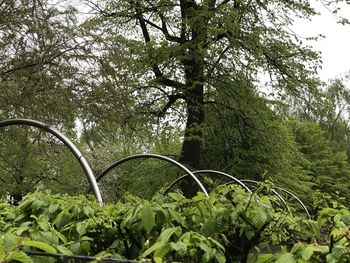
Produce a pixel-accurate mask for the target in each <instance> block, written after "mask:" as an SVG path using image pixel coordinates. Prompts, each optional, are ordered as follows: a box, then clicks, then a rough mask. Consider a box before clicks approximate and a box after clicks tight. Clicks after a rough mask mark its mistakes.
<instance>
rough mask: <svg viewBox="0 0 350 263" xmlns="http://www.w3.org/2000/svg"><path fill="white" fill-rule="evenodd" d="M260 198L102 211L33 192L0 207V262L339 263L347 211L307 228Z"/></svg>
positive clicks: (86, 202) (238, 193)
mask: <svg viewBox="0 0 350 263" xmlns="http://www.w3.org/2000/svg"><path fill="white" fill-rule="evenodd" d="M260 192H261V190H259V191H257V192H255V193H247V192H245V191H244V190H242V189H241V188H240V187H237V186H220V187H218V188H216V189H215V190H214V191H213V192H212V194H211V196H210V198H207V197H205V196H204V195H203V194H202V193H198V195H197V196H195V197H194V198H192V199H187V198H185V197H183V196H182V195H181V194H179V193H176V192H173V193H170V194H169V195H168V196H166V197H163V196H156V197H155V198H154V199H153V200H151V201H146V200H143V199H139V198H137V197H133V196H131V195H128V196H125V197H124V200H123V202H118V203H116V204H110V205H104V206H100V205H99V204H98V203H97V202H96V201H94V200H93V199H90V198H87V197H84V196H76V197H73V196H68V195H52V194H50V193H48V192H46V193H42V192H36V193H33V194H29V195H27V196H26V197H25V198H24V199H23V200H22V201H21V203H20V204H19V205H18V206H11V205H9V204H7V203H6V202H5V201H2V202H0V205H1V210H0V229H1V231H0V259H1V260H3V261H5V262H7V261H10V260H17V261H20V262H33V261H34V262H48V261H47V260H48V259H47V258H45V259H44V261H40V260H39V258H38V257H35V256H28V255H27V254H26V252H27V251H42V252H47V253H53V254H55V253H61V254H67V255H89V256H98V257H99V258H119V259H122V258H124V259H138V260H140V259H144V260H153V261H155V262H168V261H181V262H193V261H196V262H199V261H200V262H220V263H221V262H242V261H243V262H245V261H248V262H287V261H288V260H289V261H290V262H309V261H311V262H314V260H317V259H320V260H321V259H323V258H324V259H325V258H327V260H329V262H339V260H341V259H342V258H343V259H344V258H346V257H347V251H348V249H349V246H350V243H349V239H348V227H349V225H350V212H349V210H348V209H346V208H345V207H343V206H339V205H336V204H334V205H333V207H325V208H323V209H322V210H321V211H320V212H319V214H318V218H317V220H315V221H313V220H309V219H303V218H302V217H293V216H292V215H291V214H289V213H288V212H286V211H284V210H282V209H281V206H278V205H276V204H277V200H276V197H275V196H266V195H261V194H260ZM45 260H46V261H45ZM293 260H294V261H293ZM315 262H317V261H315Z"/></svg>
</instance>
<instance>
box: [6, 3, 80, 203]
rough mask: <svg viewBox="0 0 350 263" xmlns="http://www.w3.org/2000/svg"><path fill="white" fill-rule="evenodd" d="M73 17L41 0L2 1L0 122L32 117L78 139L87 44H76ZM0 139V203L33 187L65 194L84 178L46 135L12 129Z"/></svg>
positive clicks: (72, 11)
mask: <svg viewBox="0 0 350 263" xmlns="http://www.w3.org/2000/svg"><path fill="white" fill-rule="evenodd" d="M75 12H76V10H75V9H74V8H72V7H71V6H68V7H67V8H62V7H60V6H59V5H54V4H53V3H50V2H49V1H46V0H29V1H24V0H23V1H22V0H5V1H0V35H1V39H0V59H1V62H0V94H1V95H0V119H9V118H32V119H36V120H40V121H43V122H45V123H47V124H51V125H53V126H55V127H57V128H58V129H59V130H61V131H62V132H63V133H65V134H66V135H67V136H68V137H70V138H72V139H74V138H76V136H75V134H74V129H75V121H76V118H77V114H78V111H77V107H76V104H77V103H76V102H77V99H78V94H79V93H78V91H79V89H80V85H79V82H78V77H79V76H80V74H81V70H80V68H79V67H78V66H79V64H78V63H79V62H80V61H79V56H80V55H81V54H82V52H83V51H84V50H85V49H84V47H85V46H84V45H85V43H84V41H83V40H82V39H78V38H76V33H77V29H78V24H77V20H76V17H75ZM0 138H1V140H0V145H1V149H2V150H1V154H0V156H1V158H0V166H1V171H0V177H1V180H0V192H1V194H2V196H8V195H9V196H12V197H13V198H15V199H20V198H21V196H23V195H24V194H26V193H27V192H28V191H33V190H34V189H35V187H37V186H38V185H44V186H46V187H52V188H55V190H58V191H60V190H62V191H65V190H64V189H62V184H65V183H69V182H71V185H72V186H73V185H74V184H73V182H80V178H83V179H84V175H83V172H82V171H81V168H80V167H79V164H78V163H77V162H76V160H75V159H74V157H73V156H72V155H71V154H70V153H69V152H68V151H67V149H66V147H64V146H63V145H62V144H60V143H58V142H57V141H55V140H52V137H51V136H49V135H48V134H47V133H43V132H42V131H38V130H37V129H31V128H28V127H11V128H2V129H1V130H0ZM72 163H73V164H72ZM74 173H75V175H76V176H77V177H78V178H77V180H75V179H76V178H74ZM63 178H64V179H63ZM79 184H80V183H79ZM79 184H78V183H77V184H76V186H78V187H77V188H79ZM68 188H69V187H66V190H67V191H69V192H71V193H73V192H75V190H76V189H77V188H74V187H73V188H71V189H70V190H71V191H70V190H69V189H68ZM72 189H73V190H72ZM74 189H75V190H74Z"/></svg>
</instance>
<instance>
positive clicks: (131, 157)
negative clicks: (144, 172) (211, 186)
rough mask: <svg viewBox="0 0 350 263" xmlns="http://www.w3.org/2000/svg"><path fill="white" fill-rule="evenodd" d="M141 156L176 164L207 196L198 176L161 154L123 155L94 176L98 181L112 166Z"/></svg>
mask: <svg viewBox="0 0 350 263" xmlns="http://www.w3.org/2000/svg"><path fill="white" fill-rule="evenodd" d="M141 158H153V159H159V160H163V161H166V162H169V163H172V164H174V165H175V166H177V167H178V168H180V169H182V170H183V171H184V172H185V173H186V174H188V175H189V176H191V178H192V179H193V180H194V181H195V182H196V183H197V184H198V186H199V188H200V189H201V190H202V191H203V193H204V194H205V195H206V196H207V197H209V195H208V192H207V190H206V189H205V188H204V186H203V185H202V183H201V182H200V181H199V180H198V178H197V177H196V176H195V175H194V174H193V173H192V172H191V171H190V170H189V169H187V168H186V167H185V166H184V165H182V164H181V163H179V162H177V161H175V160H173V159H171V158H169V157H166V156H162V155H159V154H150V153H147V154H136V155H131V156H128V157H125V158H123V159H121V160H119V161H116V162H115V163H112V164H111V165H109V166H108V167H107V168H106V169H104V170H103V171H102V172H101V173H100V174H99V175H98V176H97V177H96V181H97V182H99V181H100V180H101V179H102V178H103V177H104V176H105V175H106V174H107V173H108V172H109V171H111V170H112V169H113V168H115V167H117V166H118V165H121V164H123V163H125V162H128V161H130V160H134V159H141Z"/></svg>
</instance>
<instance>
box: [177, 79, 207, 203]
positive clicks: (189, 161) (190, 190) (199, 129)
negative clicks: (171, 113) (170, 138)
mask: <svg viewBox="0 0 350 263" xmlns="http://www.w3.org/2000/svg"><path fill="white" fill-rule="evenodd" d="M190 90H191V91H192V92H189V95H188V96H187V99H186V102H187V121H186V128H185V135H184V141H183V144H182V150H181V162H182V163H184V164H185V165H187V166H188V167H189V168H190V169H195V170H197V169H198V168H199V165H200V157H201V146H202V141H203V124H204V103H203V97H204V95H203V84H197V85H195V86H194V87H193V88H191V89H190ZM182 191H183V193H184V195H185V196H186V197H192V196H194V195H195V194H196V192H197V191H198V186H197V185H196V183H195V182H194V181H193V179H192V178H191V177H188V178H187V180H185V181H184V183H183V184H182Z"/></svg>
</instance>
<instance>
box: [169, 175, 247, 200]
mask: <svg viewBox="0 0 350 263" xmlns="http://www.w3.org/2000/svg"><path fill="white" fill-rule="evenodd" d="M192 173H193V174H198V175H200V174H214V175H215V174H216V175H223V176H225V177H227V178H230V179H232V180H233V181H234V182H236V183H237V184H239V185H240V186H242V187H243V188H244V189H246V190H247V191H248V192H251V190H250V189H249V188H248V187H247V186H246V185H245V184H244V183H242V182H241V181H240V180H239V179H237V178H235V177H234V176H232V175H230V174H227V173H224V172H220V171H215V170H198V171H194V172H192ZM187 176H188V174H185V175H183V176H181V177H179V178H177V179H176V180H175V181H174V182H172V183H171V184H170V185H169V186H168V188H167V189H165V191H164V193H163V195H166V194H167V193H168V192H169V190H170V189H171V188H172V187H173V186H174V185H175V184H177V183H178V182H180V181H182V180H184V179H185V178H186V177H187Z"/></svg>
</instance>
